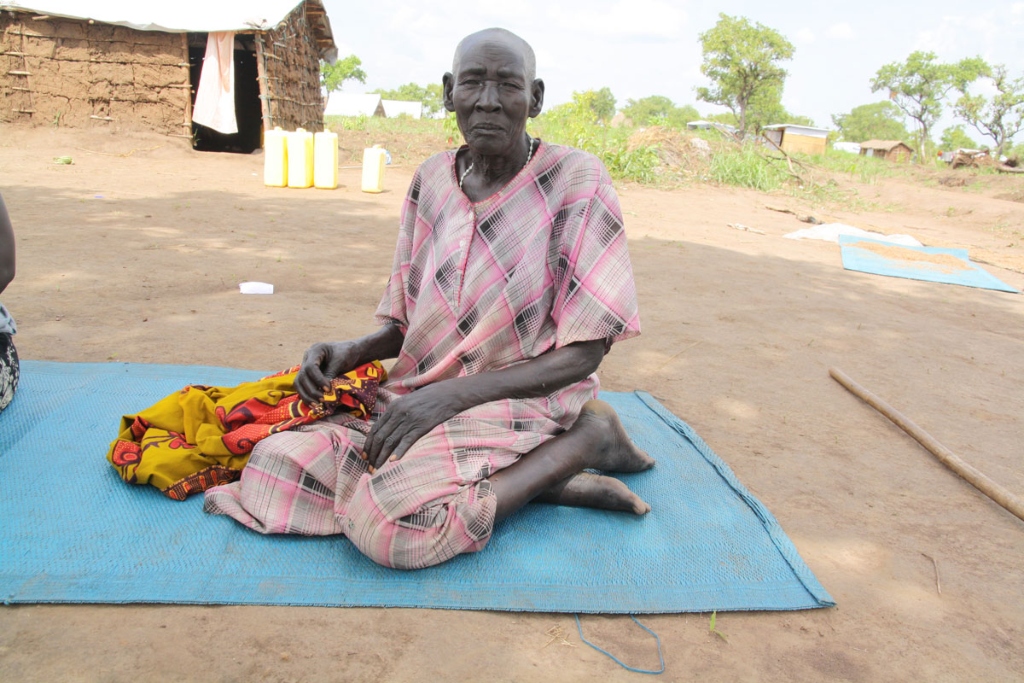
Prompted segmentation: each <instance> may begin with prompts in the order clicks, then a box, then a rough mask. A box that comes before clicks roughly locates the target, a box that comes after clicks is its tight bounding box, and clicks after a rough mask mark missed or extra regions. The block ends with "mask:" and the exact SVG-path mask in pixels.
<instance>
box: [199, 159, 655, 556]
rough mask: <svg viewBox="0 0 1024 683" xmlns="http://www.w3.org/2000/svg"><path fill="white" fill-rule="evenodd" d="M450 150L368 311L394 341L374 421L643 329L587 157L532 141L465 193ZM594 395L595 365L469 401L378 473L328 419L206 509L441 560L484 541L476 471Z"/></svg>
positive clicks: (268, 457) (264, 526) (499, 464)
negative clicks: (404, 405) (390, 330)
mask: <svg viewBox="0 0 1024 683" xmlns="http://www.w3.org/2000/svg"><path fill="white" fill-rule="evenodd" d="M455 155H456V153H455V152H445V153H443V154H439V155H436V156H434V157H432V158H430V159H429V160H427V161H426V162H425V163H424V164H423V165H422V166H421V167H420V168H419V169H418V170H417V172H416V175H415V176H414V178H413V181H412V185H411V186H410V188H409V192H408V194H407V196H406V200H405V204H404V206H403V211H402V221H401V226H400V229H399V234H398V245H397V248H396V253H395V259H394V265H393V268H392V274H391V278H390V280H389V283H388V286H387V289H386V291H385V293H384V296H383V298H382V301H381V304H380V306H379V307H378V310H377V320H378V322H379V323H381V324H385V325H397V326H398V327H399V328H400V329H401V330H402V331H403V333H404V334H405V342H404V344H403V346H402V350H401V353H400V355H399V356H398V359H397V360H396V362H395V365H394V366H393V367H392V368H391V371H390V379H389V380H388V381H387V382H386V383H385V384H383V385H382V386H381V389H380V394H379V397H378V401H377V406H376V408H375V409H374V415H373V417H374V418H376V417H378V416H379V415H380V414H382V413H384V412H385V411H386V410H387V408H388V406H389V405H390V404H391V403H392V402H393V401H395V400H396V399H398V398H400V397H401V396H402V395H404V394H407V393H409V392H411V391H414V390H415V389H417V388H418V387H423V386H426V385H429V384H432V383H434V382H438V381H441V380H445V379H449V378H454V377H459V376H465V375H472V374H477V373H481V372H488V371H491V370H499V369H502V368H505V367H508V366H510V365H514V364H516V363H520V362H523V361H526V360H529V359H531V358H535V357H537V356H540V355H541V354H543V353H545V352H547V351H549V350H552V349H555V348H559V347H562V346H565V345H567V344H572V343H574V342H581V341H592V340H599V339H600V340H604V341H605V343H606V346H607V347H608V348H610V346H611V344H612V343H613V342H616V341H620V340H623V339H627V338H630V337H633V336H636V335H637V334H639V332H640V322H639V316H638V311H637V301H636V289H635V285H634V282H633V274H632V268H631V266H630V262H629V254H628V251H627V248H626V236H625V234H624V232H623V229H622V218H621V212H620V209H619V205H618V199H617V197H616V195H615V191H614V189H613V188H612V184H611V179H610V178H609V176H608V173H607V171H606V170H605V169H604V167H603V166H602V165H601V162H600V161H599V160H598V159H597V158H596V157H593V156H592V155H589V154H586V153H584V152H581V151H579V150H575V149H571V148H568V147H562V146H558V145H548V144H540V145H539V147H538V149H537V151H536V153H535V154H534V157H533V159H532V161H531V162H530V163H529V164H528V165H527V166H526V167H525V168H524V169H523V170H522V171H520V172H519V174H518V175H517V176H516V177H515V178H514V179H513V180H512V181H511V182H510V183H509V184H508V185H507V186H506V187H505V188H504V189H503V190H502V191H500V192H498V193H497V194H495V195H493V196H492V197H490V198H488V199H486V200H484V201H482V202H478V203H475V204H474V203H473V202H471V201H470V200H469V199H468V198H467V197H466V195H465V194H464V193H463V192H462V191H461V189H460V188H459V185H458V179H457V178H456V173H455ZM597 391H598V380H597V376H596V375H591V376H590V377H588V378H586V379H584V380H583V381H581V382H579V383H577V384H574V385H571V386H569V387H566V388H564V389H560V390H557V391H554V392H552V393H551V394H550V395H548V396H545V397H542V398H536V399H508V400H501V401H495V402H492V403H486V404H483V405H480V406H476V407H475V408H472V409H470V410H467V411H465V412H463V413H460V414H459V415H456V416H455V417H454V418H452V419H451V420H449V421H448V422H445V423H443V424H441V425H439V426H437V427H436V428H434V430H433V431H431V432H430V433H428V434H427V435H426V436H424V437H423V438H421V439H420V440H419V441H417V442H416V443H415V444H414V445H413V446H412V448H410V449H409V450H408V451H407V452H406V454H405V455H404V457H403V458H402V459H400V460H397V461H394V462H388V463H387V464H386V465H384V466H383V467H382V468H380V469H379V470H377V472H376V473H375V474H373V475H371V474H370V473H369V472H368V469H367V465H366V463H365V462H364V461H363V460H362V459H361V457H360V453H361V450H362V446H363V443H364V440H365V436H366V433H367V432H368V431H369V428H370V424H368V423H365V422H360V421H355V420H352V419H351V418H348V417H346V416H336V417H333V418H328V419H326V420H322V421H320V422H318V423H316V424H313V425H308V426H304V427H300V428H299V429H297V430H294V431H291V432H288V433H286V434H277V435H274V436H273V437H271V438H268V439H266V440H264V441H263V442H261V443H260V444H259V445H257V446H256V448H255V449H254V450H253V454H252V458H251V460H250V461H249V465H248V467H246V469H245V471H244V472H243V473H242V477H241V479H240V481H238V482H234V483H232V484H228V485H226V486H219V487H215V488H213V489H210V490H209V491H207V493H206V510H207V511H209V512H213V513H221V514H227V515H230V516H232V517H233V518H235V519H236V520H238V521H240V522H242V523H243V524H246V525H247V526H249V527H250V528H253V529H255V530H257V531H260V532H262V533H297V534H336V533H344V534H345V535H346V536H348V538H349V539H350V540H351V541H352V542H353V543H354V544H355V545H356V546H357V547H358V548H359V549H360V550H361V551H362V552H363V553H364V554H366V555H367V556H368V557H370V558H371V559H372V560H374V561H375V562H377V563H379V564H382V565H385V566H389V567H400V568H418V567H426V566H430V565H434V564H438V563H440V562H443V561H445V560H447V559H450V558H451V557H454V556H455V555H457V554H459V553H463V552H472V551H476V550H480V549H481V548H483V547H484V546H485V545H486V544H487V541H488V540H489V538H490V534H491V531H492V528H493V524H494V512H495V501H494V495H493V493H492V491H491V488H490V484H489V482H488V481H487V478H488V477H489V476H490V475H491V474H493V473H495V472H497V471H499V470H501V469H504V468H505V467H508V466H509V465H512V464H513V463H515V462H516V461H517V460H518V459H519V458H520V456H522V455H523V454H525V453H528V452H530V451H531V450H533V449H535V448H536V447H537V446H539V445H540V444H542V443H544V442H545V441H547V440H548V439H551V438H553V437H554V436H556V435H558V434H560V433H561V432H563V431H564V430H566V429H568V428H569V427H571V426H572V424H573V422H574V421H575V420H576V417H577V416H578V415H579V411H580V409H581V407H582V406H583V404H584V403H585V402H586V401H588V400H590V399H592V398H595V397H596V396H597ZM371 422H372V420H371Z"/></svg>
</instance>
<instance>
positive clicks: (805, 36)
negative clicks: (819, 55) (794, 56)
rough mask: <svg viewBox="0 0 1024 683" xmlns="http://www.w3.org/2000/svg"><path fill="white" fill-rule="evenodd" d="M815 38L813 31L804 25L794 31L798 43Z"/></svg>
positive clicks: (811, 41) (811, 40)
mask: <svg viewBox="0 0 1024 683" xmlns="http://www.w3.org/2000/svg"><path fill="white" fill-rule="evenodd" d="M815 38H816V36H815V35H814V31H812V30H811V29H809V28H807V27H806V26H804V27H803V28H802V29H800V30H799V31H797V32H796V42H798V43H813V42H814V40H815Z"/></svg>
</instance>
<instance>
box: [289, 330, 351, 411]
mask: <svg viewBox="0 0 1024 683" xmlns="http://www.w3.org/2000/svg"><path fill="white" fill-rule="evenodd" d="M358 366H359V353H358V351H357V349H356V345H355V343H353V342H351V341H344V342H321V343H319V344H313V345H312V346H310V347H309V348H308V349H306V353H305V354H303V356H302V365H301V366H300V367H299V374H298V375H296V376H295V389H296V391H298V392H299V396H301V397H302V399H303V400H304V401H306V402H307V403H317V402H320V401H322V400H323V397H324V392H326V391H327V390H329V389H330V383H331V380H332V379H334V378H335V377H338V376H340V375H344V374H345V373H346V372H351V371H352V370H355V369H356V367H358Z"/></svg>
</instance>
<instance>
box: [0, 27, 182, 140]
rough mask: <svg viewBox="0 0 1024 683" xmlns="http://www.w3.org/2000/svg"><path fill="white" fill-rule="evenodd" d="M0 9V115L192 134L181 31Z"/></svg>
mask: <svg viewBox="0 0 1024 683" xmlns="http://www.w3.org/2000/svg"><path fill="white" fill-rule="evenodd" d="M35 16H37V15H33V14H29V13H23V12H0V122H4V123H12V124H25V125H37V126H42V125H46V126H70V127H86V126H104V127H112V128H114V129H117V130H152V131H157V132H160V133H176V134H187V133H188V132H189V130H190V128H189V126H188V124H187V121H188V117H189V115H190V93H189V78H188V49H187V46H186V43H185V40H184V37H183V36H182V35H181V34H177V33H160V32H156V31H136V30H134V29H129V28H124V27H121V26H111V25H109V24H89V23H88V22H85V21H75V20H66V19H58V18H38V19H37V18H34V17H35Z"/></svg>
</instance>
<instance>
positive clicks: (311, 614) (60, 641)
mask: <svg viewBox="0 0 1024 683" xmlns="http://www.w3.org/2000/svg"><path fill="white" fill-rule="evenodd" d="M63 155H70V156H72V157H73V158H74V164H73V165H70V166H60V165H55V164H54V163H52V159H53V157H57V156H63ZM262 162H263V158H262V156H260V155H258V154H257V155H252V156H233V155H218V154H201V153H195V152H192V151H191V150H188V149H186V148H185V145H184V143H183V142H182V141H181V140H179V139H175V138H165V137H149V136H125V135H120V136H113V135H109V134H101V133H83V132H78V133H71V132H67V131H62V130H36V131H26V130H11V129H6V130H3V131H0V192H2V194H3V196H4V199H5V200H6V202H7V205H8V207H9V209H10V213H11V217H12V219H13V222H14V226H15V230H16V233H17V240H18V276H17V278H16V279H15V281H14V283H13V284H12V285H11V286H10V287H9V288H8V290H7V291H6V292H5V293H4V295H3V301H4V303H5V304H6V305H7V306H8V307H9V308H10V309H11V311H12V312H13V313H14V315H15V316H16V317H17V320H18V326H19V330H20V331H19V334H18V336H17V343H18V349H19V352H20V353H21V355H22V356H23V357H24V358H26V359H38V360H57V361H115V360H116V361H130V362H136V363H188V364H203V365H232V366H241V367H245V368H252V369H261V370H266V369H277V368H282V367H285V366H287V365H289V364H292V363H294V362H297V360H298V359H299V358H300V357H301V355H302V352H303V350H304V349H305V348H306V347H307V346H308V345H309V344H311V343H313V342H315V341H320V340H324V339H343V338H348V337H351V336H355V335H359V334H363V333H365V332H367V331H369V330H370V329H372V318H371V314H372V311H373V309H374V307H375V305H376V303H377V300H378V297H379V294H380V291H381V289H382V287H383V286H384V283H385V281H386V279H387V276H388V272H389V267H390V262H391V252H392V249H393V246H394V237H395V234H396V227H397V219H398V211H399V206H400V203H401V200H402V197H403V194H404V191H405V187H406V184H407V183H408V181H409V179H410V177H411V174H412V170H413V169H412V167H411V166H403V167H399V168H391V169H389V170H388V175H387V178H386V186H387V188H388V191H387V192H385V193H384V194H381V195H367V194H363V193H361V192H360V191H359V187H358V185H359V177H358V171H357V170H353V169H345V170H343V171H342V183H343V186H342V187H340V188H339V189H337V190H335V191H317V190H287V189H269V188H265V187H263V185H262ZM1022 187H1024V178H992V179H990V182H988V183H987V184H986V185H984V186H983V187H980V188H979V187H976V186H971V185H968V186H967V187H945V186H942V185H940V184H939V183H937V182H933V183H930V184H929V183H921V182H912V181H911V180H908V179H889V180H885V181H880V182H879V183H877V184H873V185H861V186H856V188H855V189H856V190H857V191H858V193H859V196H860V198H861V199H862V200H865V201H868V202H872V203H873V205H874V206H875V207H877V208H876V209H875V210H872V211H861V212H853V211H851V210H847V209H844V208H843V205H838V206H830V207H825V208H824V209H823V208H821V207H812V206H808V205H802V204H801V203H800V202H799V201H797V200H795V199H794V198H792V197H791V196H788V195H778V196H768V195H764V194H759V193H756V192H751V191H742V190H736V189H727V188H726V189H722V188H711V187H704V186H699V187H692V188H685V189H679V190H672V191H665V190H656V189H646V188H639V187H633V186H626V187H623V188H621V199H622V205H623V210H624V212H625V218H626V222H627V232H628V234H629V236H630V249H631V254H632V259H633V266H634V269H635V273H636V279H637V284H638V287H639V292H640V304H641V316H642V322H643V335H642V337H640V338H639V339H636V340H631V341H629V342H625V343H623V344H621V345H618V346H616V347H615V349H614V350H613V351H612V353H611V354H610V355H609V356H608V358H607V359H606V360H605V362H604V364H603V365H602V367H601V377H602V381H603V386H604V387H605V388H606V389H611V390H620V391H621V390H632V389H634V388H643V389H646V390H648V391H650V392H652V393H653V394H654V395H655V396H657V397H658V398H659V399H660V400H661V401H662V402H663V403H664V404H665V405H666V406H668V407H669V408H670V409H671V410H672V411H674V412H675V413H676V414H678V415H679V416H681V417H682V418H683V419H685V420H686V421H688V422H689V423H690V424H691V425H692V426H693V427H694V428H695V429H696V430H697V432H698V433H700V434H701V436H703V437H704V439H705V440H706V441H707V442H708V443H709V444H710V445H711V446H712V448H714V449H715V451H716V452H717V453H718V454H719V455H720V456H721V457H722V458H723V459H724V460H725V461H726V462H727V463H728V464H729V465H730V466H731V467H732V468H733V470H734V471H735V472H736V474H737V475H738V476H739V478H740V480H742V481H743V482H744V483H745V484H746V485H747V486H748V487H749V488H750V489H751V490H752V491H753V492H754V494H755V495H757V496H758V497H759V498H760V499H761V500H762V501H763V502H764V503H765V505H767V507H768V508H769V509H770V510H771V511H772V513H773V514H774V515H775V516H776V517H777V518H778V520H779V522H780V523H781V525H782V527H783V528H784V529H785V530H786V532H787V533H788V534H789V536H790V538H792V540H793V542H794V543H795V544H796V547H797V548H798V549H799V551H800V553H801V555H802V556H803V558H804V559H805V560H806V562H807V564H808V565H809V566H810V568H811V569H812V571H814V572H815V574H816V575H817V577H818V578H819V579H820V580H821V582H822V584H824V586H825V587H826V588H827V589H828V590H829V591H830V592H831V594H832V595H833V597H834V598H835V599H836V601H837V603H838V606H837V607H835V608H833V609H822V610H813V611H805V612H795V613H726V614H719V615H718V617H717V628H718V630H719V631H720V632H721V633H722V634H724V636H725V638H719V637H718V636H717V635H714V634H712V633H710V632H709V629H708V626H709V615H699V614H680V615H658V616H650V617H646V618H644V621H645V623H646V624H647V625H648V626H650V627H651V628H652V629H654V630H655V631H656V632H657V633H658V634H659V635H660V636H661V640H662V643H663V647H664V654H665V664H666V667H667V670H666V673H665V676H664V678H665V679H668V680H723V681H739V680H742V681H798V682H803V681H807V682H810V681H823V680H837V681H878V680H892V681H922V680H925V681H966V680H983V681H1014V680H1020V679H1021V676H1022V672H1024V645H1022V643H1024V562H1022V560H1024V522H1021V521H1020V520H1018V519H1016V518H1015V517H1013V516H1012V515H1010V514H1009V513H1007V512H1006V511H1005V510H1003V509H1002V508H1000V507H999V506H997V505H996V504H994V503H992V502H991V501H989V500H988V499H987V498H985V497H984V496H983V495H982V494H980V493H978V492H977V491H976V490H975V489H973V488H972V487H970V486H969V485H967V484H966V483H964V482H963V481H961V480H960V479H958V478H957V477H956V476H955V475H953V474H952V473H951V472H949V471H948V470H946V469H945V468H944V467H943V466H942V465H941V464H939V463H938V462H937V461H936V460H935V458H933V457H932V456H931V455H930V454H929V453H927V452H926V451H925V450H923V449H922V448H921V447H920V446H919V445H918V444H917V443H916V442H914V441H913V440H911V439H910V438H909V437H907V436H906V435H905V434H904V433H903V432H901V431H900V430H899V429H898V428H896V427H895V426H893V425H892V424H890V423H889V422H887V421H886V420H885V419H884V418H882V417H880V416H879V415H878V414H877V413H875V412H874V411H873V410H872V409H870V408H868V407H867V406H865V405H864V404H862V403H861V402H859V401H858V400H857V399H856V398H854V397H853V396H852V395H851V394H849V393H848V392H846V391H845V390H844V389H843V388H842V387H840V386H839V385H838V384H837V383H835V382H834V381H833V380H832V379H830V378H829V376H828V368H829V367H831V366H838V367H840V368H842V369H843V370H844V371H846V372H847V373H848V374H850V375H851V376H852V377H853V378H854V379H855V380H857V381H859V382H860V383H861V384H863V385H864V386H866V387H868V388H869V389H871V390H873V391H874V392H875V393H877V394H879V395H881V396H882V397H883V398H885V399H887V400H888V401H889V402H890V403H891V404H893V405H894V406H896V407H897V408H899V409H901V410H902V411H903V412H904V413H905V414H906V415H908V416H910V417H911V418H912V419H913V420H915V421H916V422H917V423H918V424H920V425H921V426H922V427H924V428H925V429H927V430H928V431H929V432H930V433H931V434H932V435H933V436H934V437H935V438H936V439H938V440H939V441H940V442H942V443H943V444H945V445H946V446H947V447H949V448H950V449H952V450H953V451H954V452H956V453H957V454H959V455H960V456H961V457H963V458H964V459H966V460H967V461H969V462H971V463H972V464H974V465H975V466H976V467H977V468H979V469H980V470H982V471H984V472H986V473H987V474H988V475H989V476H991V477H992V478H993V479H995V480H996V481H998V482H1000V483H1002V484H1003V485H1004V486H1005V487H1006V488H1008V489H1010V490H1011V491H1013V492H1014V493H1016V494H1017V495H1019V496H1024V468H1022V467H1021V465H1022V455H1024V453H1022V450H1021V448H1022V446H1021V444H1024V417H1022V415H1024V410H1022V409H1024V390H1022V387H1021V377H1022V376H1024V297H1022V296H1020V295H1013V294H1005V293H999V292H994V291H986V290H980V289H971V288H967V287H956V286H949V285H939V284H930V283H925V282H915V281H911V280H902V279H893V278H884V277H877V276H872V275H866V274H860V273H853V272H847V271H844V270H843V269H842V266H841V263H840V256H839V249H838V247H837V246H836V245H834V244H828V243H823V242H798V241H792V240H787V239H782V237H781V236H782V235H783V234H784V233H786V232H790V231H792V230H796V229H799V228H802V227H806V226H805V225H804V224H802V223H799V222H797V221H796V220H795V219H794V217H793V216H791V215H787V214H783V213H778V212H774V211H770V210H768V209H767V208H766V205H773V206H785V207H788V208H791V209H793V210H795V211H797V212H801V213H815V214H816V215H819V216H822V217H825V218H829V219H833V220H841V221H843V222H846V223H850V224H853V225H857V226H859V227H862V228H866V229H875V230H880V231H883V232H890V233H891V232H901V233H910V234H912V235H914V236H916V237H917V238H918V239H920V240H921V241H922V242H924V243H926V244H931V245H940V246H960V247H967V248H969V249H970V250H971V254H972V256H974V257H975V258H978V259H981V260H984V261H986V262H989V263H991V264H994V265H990V266H987V268H988V269H989V270H990V272H992V273H993V274H995V275H996V276H997V277H999V278H1001V279H1002V280H1004V281H1005V282H1007V283H1009V284H1011V285H1013V286H1015V287H1017V288H1024V274H1022V272H1024V203H1020V202H1019V201H1012V200H1013V199H1014V198H1019V197H1021V196H1024V194H1022V192H1021V188H1022ZM997 197H1004V198H997ZM850 206H853V204H851V205H850ZM730 223H734V224H735V223H739V224H743V225H746V226H750V227H752V228H755V229H757V230H760V231H763V232H764V233H765V234H757V233H754V232H750V231H741V230H737V229H734V228H730V227H729V226H728V224H730ZM244 280H261V281H266V282H271V283H273V284H274V285H275V287H276V288H277V291H276V293H275V294H274V295H273V296H270V297H253V296H242V295H240V294H239V293H238V287H237V285H238V283H239V282H240V281H244ZM115 422H116V418H115ZM115 422H112V423H111V429H112V430H113V429H114V428H115V426H116V424H115ZM95 455H96V458H97V459H98V462H101V461H102V458H103V454H102V453H97V454H95ZM51 481H52V480H51ZM50 485H52V484H50ZM55 493H56V494H57V495H59V491H56V492H55ZM933 559H934V564H933ZM940 581H941V585H940ZM940 588H941V592H940V590H939V589H940ZM584 624H585V628H586V629H587V631H588V636H589V637H591V638H592V639H594V640H595V641H597V642H599V643H601V644H602V645H604V646H605V647H607V648H609V649H610V650H612V651H613V652H615V653H616V654H618V655H619V656H620V657H621V658H622V659H624V660H625V661H627V662H629V663H631V664H633V665H635V666H642V667H651V666H654V665H656V664H657V659H656V655H655V651H654V648H653V645H652V643H651V641H650V640H649V637H648V636H647V635H646V634H644V633H642V632H640V631H639V630H638V629H637V628H636V627H635V626H633V624H632V622H630V621H629V619H628V617H625V616H616V617H585V618H584ZM559 630H561V631H559ZM556 632H564V633H566V634H567V635H566V636H565V642H561V641H560V640H557V639H556V640H555V641H554V642H551V641H552V637H551V635H549V633H556ZM549 643H550V644H549ZM635 677H636V675H635V674H631V673H628V672H627V671H625V670H623V669H621V668H619V667H618V666H617V665H616V664H614V663H613V662H612V661H611V660H609V659H607V658H605V657H604V656H603V655H601V654H599V653H597V652H595V651H594V650H592V649H590V648H588V647H586V646H585V645H583V644H582V643H581V642H580V641H579V638H578V636H577V635H576V632H575V624H574V622H573V619H572V616H571V615H552V614H525V613H522V614H516V613H508V614H506V613H488V612H454V611H434V610H419V609H320V608H298V607H296V608H289V607H258V606H257V607H223V606H222V607H196V606H147V605H138V606H99V605H64V606H61V605H37V606H16V607H0V680H4V681H54V680H61V681H134V680H147V681H164V680H167V681H184V680H210V681H321V680H323V681H347V680H388V681H408V680H494V681H506V680H508V681H530V680H566V681H574V680H580V681H583V680H593V679H597V678H600V679H603V680H607V681H617V680H627V679H631V678H635Z"/></svg>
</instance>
